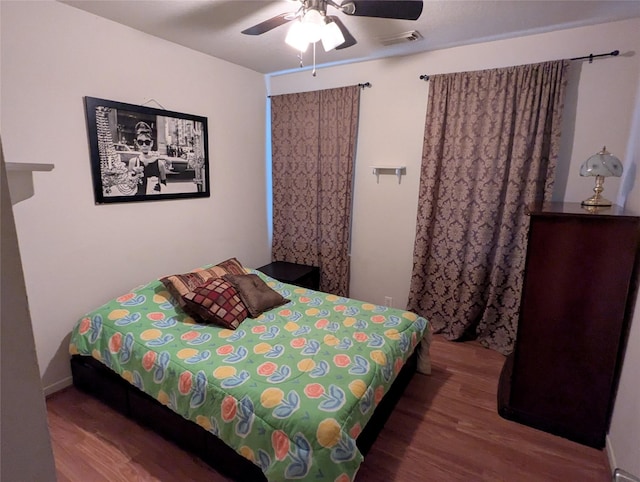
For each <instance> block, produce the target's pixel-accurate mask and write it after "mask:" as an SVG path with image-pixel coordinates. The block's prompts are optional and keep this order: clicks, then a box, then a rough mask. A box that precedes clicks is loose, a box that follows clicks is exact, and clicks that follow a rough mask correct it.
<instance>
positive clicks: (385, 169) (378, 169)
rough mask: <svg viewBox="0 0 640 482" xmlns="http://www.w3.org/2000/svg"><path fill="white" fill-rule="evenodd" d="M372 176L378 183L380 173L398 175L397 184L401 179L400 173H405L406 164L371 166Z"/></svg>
mask: <svg viewBox="0 0 640 482" xmlns="http://www.w3.org/2000/svg"><path fill="white" fill-rule="evenodd" d="M371 169H372V170H373V174H374V176H376V183H378V184H379V183H380V174H394V175H395V176H398V184H400V182H401V180H402V175H403V174H405V175H406V174H407V168H406V166H371Z"/></svg>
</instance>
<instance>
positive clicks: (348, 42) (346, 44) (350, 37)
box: [327, 15, 358, 50]
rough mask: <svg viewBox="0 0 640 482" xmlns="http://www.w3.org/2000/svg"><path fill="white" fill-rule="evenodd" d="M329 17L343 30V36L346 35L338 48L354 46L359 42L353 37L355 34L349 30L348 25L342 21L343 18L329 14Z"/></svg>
mask: <svg viewBox="0 0 640 482" xmlns="http://www.w3.org/2000/svg"><path fill="white" fill-rule="evenodd" d="M327 18H330V19H331V20H333V21H334V22H335V23H336V25H337V26H338V28H339V29H340V31H341V32H342V36H343V37H344V42H342V43H341V44H340V45H338V46H337V47H336V50H342V49H346V48H347V47H352V46H353V45H355V44H357V43H358V42H357V41H356V39H355V38H353V35H351V32H349V30H348V29H347V27H345V25H344V24H343V23H342V20H340V18H338V17H336V16H335V15H327Z"/></svg>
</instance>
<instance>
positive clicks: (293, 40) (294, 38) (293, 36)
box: [284, 20, 309, 52]
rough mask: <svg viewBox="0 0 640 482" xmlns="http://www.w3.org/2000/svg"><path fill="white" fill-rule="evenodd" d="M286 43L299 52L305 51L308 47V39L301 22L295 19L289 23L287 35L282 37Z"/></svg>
mask: <svg viewBox="0 0 640 482" xmlns="http://www.w3.org/2000/svg"><path fill="white" fill-rule="evenodd" d="M284 41H285V43H286V44H287V45H290V46H291V47H293V48H294V49H296V50H299V51H300V52H306V51H307V49H308V48H309V41H308V40H307V35H306V32H305V27H304V25H303V24H302V22H300V21H298V20H296V21H294V22H292V23H291V27H290V28H289V31H288V32H287V36H286V37H285V39H284Z"/></svg>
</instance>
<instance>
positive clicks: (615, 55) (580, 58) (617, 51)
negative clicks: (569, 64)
mask: <svg viewBox="0 0 640 482" xmlns="http://www.w3.org/2000/svg"><path fill="white" fill-rule="evenodd" d="M618 55H620V51H619V50H614V51H613V52H609V53H606V54H597V55H594V54H589V55H585V56H583V57H574V58H572V59H569V60H587V59H588V60H589V63H592V62H593V59H597V58H599V57H617V56H618ZM420 80H424V81H425V82H426V81H428V80H429V76H428V75H426V74H423V75H421V76H420Z"/></svg>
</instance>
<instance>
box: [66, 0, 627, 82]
mask: <svg viewBox="0 0 640 482" xmlns="http://www.w3.org/2000/svg"><path fill="white" fill-rule="evenodd" d="M59 1H61V2H62V3H66V4H68V5H72V6H74V7H77V8H79V9H82V10H85V11H87V12H90V13H93V14H95V15H98V16H100V17H104V18H107V19H110V20H113V21H115V22H118V23H121V24H124V25H128V26H130V27H132V28H135V29H137V30H141V31H143V32H146V33H148V34H151V35H154V36H156V37H160V38H163V39H166V40H170V41H172V42H175V43H177V44H180V45H183V46H185V47H189V48H192V49H194V50H197V51H200V52H203V53H205V54H209V55H212V56H214V57H218V58H220V59H224V60H227V61H229V62H233V63H234V64H238V65H242V66H244V67H247V68H249V69H252V70H255V71H257V72H261V73H264V74H273V73H278V72H283V71H289V70H295V69H297V68H299V60H298V53H297V52H296V51H294V50H293V49H292V48H291V47H289V46H288V45H286V44H285V43H284V37H285V35H286V33H287V29H288V26H287V25H282V26H280V27H277V28H275V29H273V30H271V31H269V32H267V33H264V34H262V35H259V36H251V35H243V34H241V33H240V32H241V31H242V30H244V29H246V28H248V27H251V26H252V25H254V24H256V23H259V22H261V21H263V20H266V19H268V18H270V17H273V16H275V15H278V14H281V13H286V12H295V11H296V10H297V8H298V6H299V4H298V2H296V1H293V2H292V1H291V0H275V1H270V0H262V1H248V0H247V1H245V0H59ZM372 1H375V0H372ZM336 3H340V0H337V1H336ZM327 8H328V12H327V14H328V15H337V16H339V17H340V19H341V20H342V22H343V23H344V25H345V26H346V27H347V28H348V29H349V31H350V32H351V34H352V35H353V36H354V37H355V38H356V40H357V41H358V43H357V44H356V45H354V46H352V47H349V48H347V49H344V50H339V51H336V50H334V51H331V52H328V53H325V52H324V50H323V49H322V47H321V46H320V44H318V48H317V50H316V63H317V65H318V66H321V65H322V64H327V63H334V62H339V63H345V62H351V61H359V60H367V59H374V58H381V57H390V56H394V55H405V54H411V53H417V52H424V51H429V50H436V49H441V48H446V47H452V46H457V45H465V44H471V43H477V42H485V41H489V40H496V39H503V38H510V37H517V36H522V35H528V34H534V33H541V32H548V31H552V30H559V29H564V28H573V27H579V26H584V25H593V24H597V23H603V22H609V21H615V20H623V19H626V18H631V17H640V0H625V1H617V0H604V1H602V0H601V1H595V0H593V1H592V0H563V1H552V0H425V2H424V9H423V12H422V15H421V16H420V18H419V19H418V20H417V21H410V20H391V19H380V18H365V17H354V16H347V15H345V14H343V13H341V12H339V11H337V10H336V9H334V8H333V7H331V6H329V7H327ZM411 30H418V31H419V32H420V33H421V34H422V36H423V37H424V38H423V39H422V40H418V41H413V42H408V43H403V44H400V45H394V46H391V47H385V46H383V45H382V44H381V43H380V39H381V38H385V37H389V36H393V35H396V34H400V33H403V32H408V31H411ZM639 35H640V33H639ZM613 49H615V45H614V46H612V50H613ZM311 52H312V49H309V50H308V51H307V52H306V53H305V54H304V56H303V61H304V64H305V65H307V66H308V65H311V63H312V53H311ZM589 53H601V52H576V55H583V54H587V55H588V54H589Z"/></svg>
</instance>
